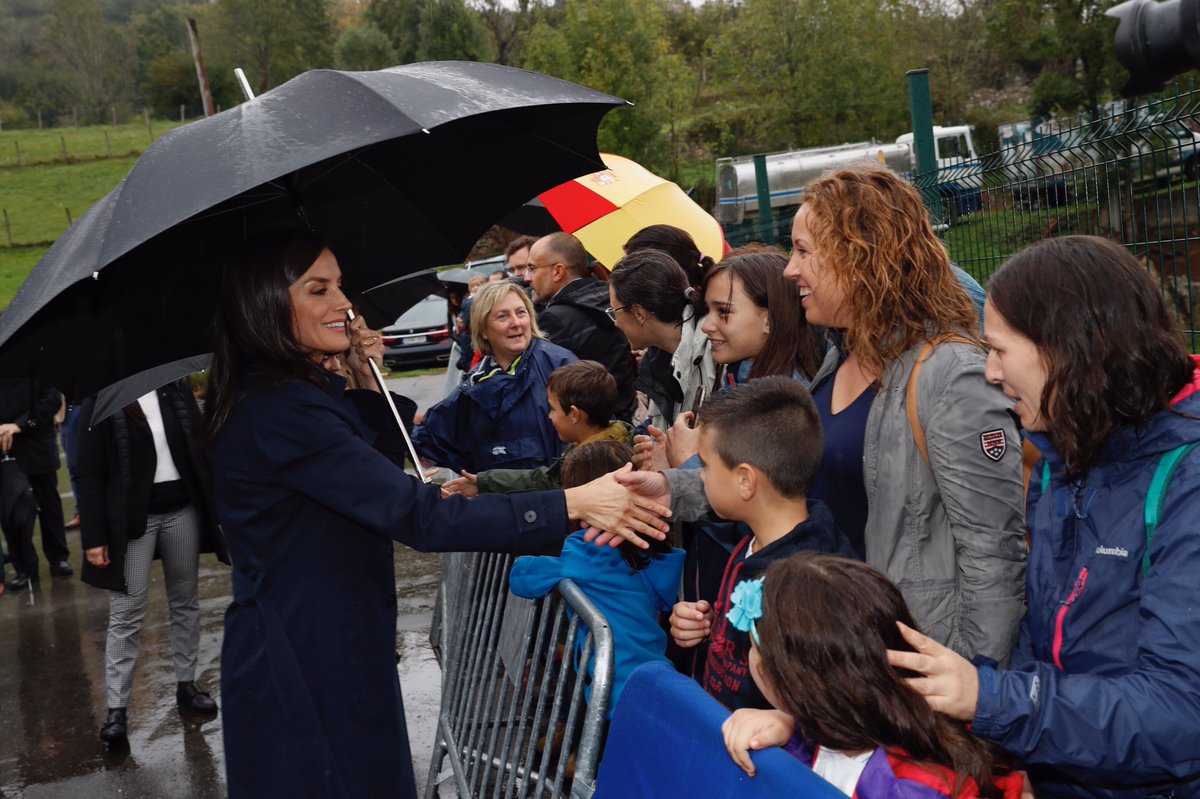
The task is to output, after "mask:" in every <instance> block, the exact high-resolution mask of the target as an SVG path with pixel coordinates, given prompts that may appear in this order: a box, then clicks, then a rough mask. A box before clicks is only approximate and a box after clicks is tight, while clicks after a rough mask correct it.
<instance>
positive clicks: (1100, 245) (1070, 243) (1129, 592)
mask: <svg viewBox="0 0 1200 799" xmlns="http://www.w3.org/2000/svg"><path fill="white" fill-rule="evenodd" d="M984 314H985V316H986V320H987V340H988V345H989V348H990V354H989V356H988V369H987V378H988V380H989V381H990V382H992V383H995V384H996V385H999V386H1001V387H1002V388H1003V390H1004V393H1005V394H1007V395H1008V396H1009V397H1010V398H1011V399H1013V400H1014V401H1015V402H1016V412H1017V414H1018V415H1019V416H1020V419H1021V425H1022V427H1024V428H1025V431H1026V434H1027V436H1028V438H1029V439H1030V440H1031V441H1032V442H1033V443H1034V444H1035V445H1036V446H1037V448H1038V450H1040V451H1041V453H1042V455H1043V456H1044V460H1043V461H1042V462H1041V464H1039V465H1038V466H1037V467H1036V468H1035V469H1034V472H1033V479H1032V480H1031V482H1030V486H1029V499H1028V511H1027V513H1026V519H1027V523H1028V525H1029V532H1030V536H1031V540H1032V545H1031V550H1030V553H1029V575H1028V579H1027V583H1026V592H1027V596H1028V601H1029V610H1028V612H1027V613H1026V614H1025V618H1024V619H1023V620H1022V622H1021V636H1020V640H1019V642H1018V645H1017V649H1016V651H1015V652H1014V653H1013V656H1012V661H1011V663H1010V665H1009V667H1008V669H1007V670H1000V669H997V668H996V667H995V666H993V665H979V666H975V665H972V664H971V663H968V662H967V661H966V660H964V659H962V658H961V657H959V656H958V655H956V654H955V653H954V652H951V651H949V650H946V649H945V648H944V647H941V646H939V645H938V644H936V643H934V642H933V641H931V640H929V639H928V638H925V637H924V636H922V635H920V634H918V633H916V632H915V631H913V630H906V631H905V638H906V639H907V640H908V642H909V643H910V644H911V645H912V647H913V648H915V649H916V650H917V652H918V653H919V654H913V653H910V652H899V651H897V652H893V653H891V655H890V657H891V661H892V663H893V664H895V665H897V666H899V667H902V668H907V669H911V670H913V671H918V672H921V673H922V674H923V675H924V676H922V677H919V678H917V679H915V680H913V681H912V684H913V686H914V687H915V688H917V690H918V691H920V692H921V693H922V694H924V695H925V697H926V699H928V701H929V704H930V706H931V707H933V708H934V709H936V710H940V711H942V712H943V713H945V714H947V715H948V716H950V717H951V718H956V719H961V720H963V721H969V722H971V724H972V730H973V731H974V732H975V734H977V735H979V736H982V737H983V738H986V739H988V740H992V741H995V742H996V743H998V744H1000V745H1001V746H1002V747H1004V748H1005V749H1006V750H1008V752H1010V753H1011V754H1012V755H1013V756H1015V757H1016V758H1017V759H1018V760H1020V761H1023V762H1024V763H1025V765H1026V766H1027V768H1028V773H1029V777H1030V780H1031V781H1032V783H1033V788H1034V791H1035V793H1037V794H1038V795H1039V796H1040V795H1043V794H1046V795H1052V796H1105V797H1116V796H1120V797H1126V796H1128V797H1133V796H1139V797H1141V796H1197V795H1200V756H1198V753H1200V613H1197V612H1196V597H1197V595H1198V594H1200V529H1198V528H1197V523H1196V522H1197V519H1200V461H1198V460H1197V457H1196V456H1195V455H1194V454H1193V453H1192V450H1193V449H1194V448H1195V447H1196V445H1197V443H1198V442H1200V368H1198V365H1200V362H1198V361H1197V359H1196V358H1195V357H1194V356H1193V357H1189V356H1188V354H1187V350H1186V349H1185V347H1184V343H1183V337H1182V336H1181V335H1180V331H1179V327H1178V324H1177V323H1176V321H1175V320H1174V318H1173V317H1172V315H1171V312H1170V311H1169V310H1168V308H1167V307H1166V304H1165V303H1164V302H1163V297H1162V293H1161V290H1160V289H1159V287H1158V286H1157V285H1156V284H1155V282H1154V280H1153V279H1152V278H1151V277H1150V275H1149V274H1148V272H1147V270H1146V269H1145V267H1144V266H1143V265H1142V264H1141V263H1139V262H1138V260H1137V259H1136V258H1134V257H1133V256H1132V255H1130V254H1129V253H1128V252H1127V251H1126V250H1125V249H1124V248H1122V247H1120V246H1119V245H1117V244H1114V243H1112V242H1110V241H1106V240H1104V239H1100V238H1094V237H1090V236H1066V237H1063V238H1059V239H1051V240H1047V241H1043V242H1040V243H1038V244H1035V245H1033V246H1032V247H1029V248H1027V249H1025V250H1023V251H1022V252H1020V253H1018V254H1017V255H1015V256H1014V257H1013V258H1012V259H1010V260H1009V261H1008V263H1006V264H1005V265H1004V266H1003V267H1002V268H1001V269H1000V271H999V272H997V273H996V274H995V276H993V277H992V279H991V281H990V282H989V284H988V296H987V302H986V304H985V306H984Z"/></svg>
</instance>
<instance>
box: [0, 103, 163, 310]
mask: <svg viewBox="0 0 1200 799" xmlns="http://www.w3.org/2000/svg"><path fill="white" fill-rule="evenodd" d="M151 127H152V130H153V133H154V136H155V138H157V137H159V136H161V135H163V134H164V133H166V132H167V131H169V130H172V129H173V128H177V127H179V123H178V122H165V121H163V120H154V121H152V123H151ZM106 138H107V141H106ZM150 141H151V139H150V135H149V132H148V131H147V130H146V126H145V125H144V124H141V123H138V124H129V125H118V126H116V127H111V126H106V125H104V126H100V125H98V126H94V127H85V128H53V129H49V130H6V131H3V132H0V308H3V307H7V306H8V304H9V302H11V301H12V298H13V296H14V295H15V294H16V293H17V289H18V288H19V287H20V285H21V283H22V282H24V280H25V277H26V276H27V275H28V274H29V271H30V270H31V269H33V267H34V265H36V264H37V262H38V260H39V259H40V258H41V257H42V256H43V255H44V254H45V253H46V250H47V249H49V247H50V244H51V243H53V242H54V240H55V239H57V238H58V237H59V236H60V235H62V233H63V231H65V230H66V229H67V227H68V224H69V220H75V219H78V218H79V217H80V216H82V215H83V213H84V212H85V211H87V209H88V208H91V207H92V205H93V204H94V203H95V202H96V201H97V200H99V199H100V198H101V197H103V196H104V195H105V194H108V192H110V191H112V189H113V188H114V187H115V186H116V185H117V183H119V182H120V180H121V178H123V177H125V175H126V173H128V172H129V170H130V168H131V167H132V166H133V164H134V162H135V161H136V160H137V157H138V156H139V155H140V154H141V153H142V151H143V150H145V149H146V146H147V145H148V144H149V143H150ZM64 142H65V144H66V152H67V160H66V161H65V162H64V159H63V144H64ZM18 150H19V151H20V163H21V165H20V166H18V165H17V153H18ZM109 153H111V154H112V157H111V158H110V157H109ZM5 215H7V224H5V219H4V216H5Z"/></svg>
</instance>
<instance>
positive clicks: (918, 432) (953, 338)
mask: <svg viewBox="0 0 1200 799" xmlns="http://www.w3.org/2000/svg"><path fill="white" fill-rule="evenodd" d="M950 343H956V344H970V345H971V346H973V347H978V346H979V342H978V341H975V340H974V339H970V338H967V337H966V336H962V335H959V334H958V333H947V334H945V335H942V336H938V337H937V338H935V339H933V340H931V341H927V342H925V346H924V347H922V348H921V351H920V352H919V353H917V360H916V362H915V363H914V364H913V369H912V372H911V373H910V374H909V376H908V388H907V390H906V393H905V398H906V399H905V405H907V406H908V426H909V427H911V428H912V434H913V442H914V443H915V444H916V445H917V450H918V451H920V453H921V458H922V459H924V461H925V465H926V466H928V465H929V449H928V448H927V447H926V446H925V428H924V427H923V426H922V425H921V417H920V416H919V415H917V376H918V375H920V374H921V367H922V366H924V365H925V361H927V360H929V356H930V355H933V350H934V348H935V347H937V346H938V345H939V344H950Z"/></svg>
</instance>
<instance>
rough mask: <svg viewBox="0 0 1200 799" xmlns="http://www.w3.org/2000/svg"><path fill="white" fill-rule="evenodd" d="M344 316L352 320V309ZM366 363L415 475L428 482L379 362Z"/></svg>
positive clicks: (368, 359)
mask: <svg viewBox="0 0 1200 799" xmlns="http://www.w3.org/2000/svg"><path fill="white" fill-rule="evenodd" d="M346 318H347V319H348V320H350V321H351V322H353V321H354V311H351V310H347V311H346ZM367 363H369V364H371V374H373V375H374V376H375V384H376V385H377V386H379V390H380V391H381V392H382V393H383V399H384V401H386V402H387V406H388V408H389V409H390V410H391V412H392V418H393V419H395V420H396V427H399V428H400V435H402V436H404V443H405V444H407V445H408V454H409V455H410V456H412V462H413V466H414V467H416V470H417V476H418V477H420V478H421V482H422V483H428V482H429V478H428V477H426V476H425V470H424V469H422V468H421V459H420V458H419V457H418V456H417V448H416V447H414V446H413V443H412V439H411V438H409V437H408V430H406V429H405V428H404V422H402V421H401V420H400V411H398V410H396V403H395V402H394V401H392V392H390V391H388V387H387V385H386V384H385V383H384V382H383V372H381V371H379V364H377V363H375V361H373V360H371V359H370V358H367Z"/></svg>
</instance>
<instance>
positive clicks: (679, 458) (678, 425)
mask: <svg viewBox="0 0 1200 799" xmlns="http://www.w3.org/2000/svg"><path fill="white" fill-rule="evenodd" d="M695 418H696V414H694V413H692V412H691V411H688V412H687V413H681V414H679V416H677V417H676V418H675V424H673V425H671V429H670V430H668V431H667V463H669V464H671V468H673V469H678V468H679V467H680V466H682V465H683V464H685V463H687V461H688V460H690V459H691V458H692V456H693V455H695V454H696V453H697V452H699V451H700V431H699V430H694V429H693V428H692V427H691V422H692V419H695Z"/></svg>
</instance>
